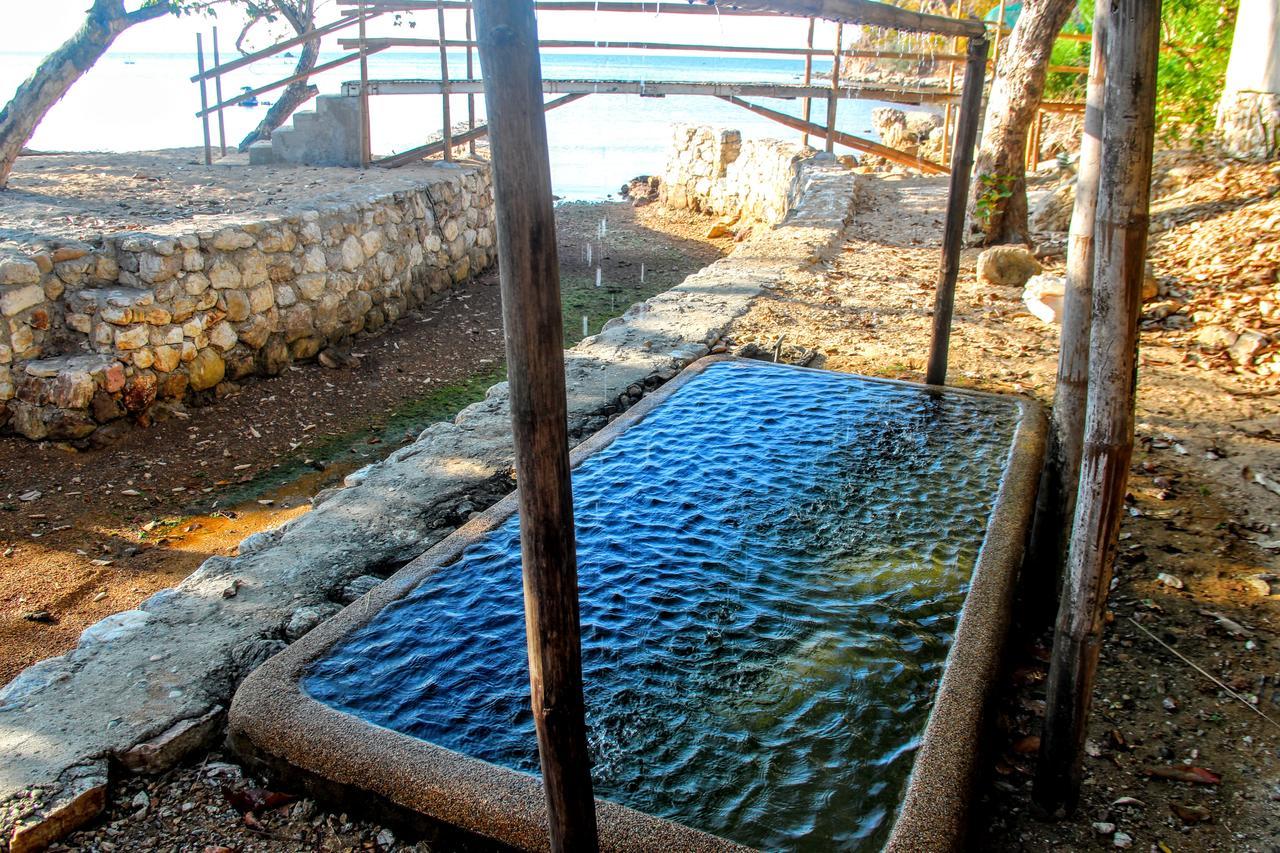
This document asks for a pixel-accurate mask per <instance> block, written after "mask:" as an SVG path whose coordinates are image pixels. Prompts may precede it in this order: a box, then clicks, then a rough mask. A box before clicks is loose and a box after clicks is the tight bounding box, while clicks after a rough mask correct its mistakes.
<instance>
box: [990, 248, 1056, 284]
mask: <svg viewBox="0 0 1280 853" xmlns="http://www.w3.org/2000/svg"><path fill="white" fill-rule="evenodd" d="M1042 270H1043V268H1042V267H1041V266H1040V262H1039V261H1037V260H1036V256H1035V255H1034V254H1032V253H1031V251H1030V250H1029V249H1027V248H1026V247H1024V246H992V247H991V248H989V249H987V250H986V251H984V252H983V253H982V254H981V255H979V256H978V281H980V282H985V283H987V284H990V285H995V286H997V287H1022V286H1023V285H1025V284H1026V283H1027V281H1028V280H1029V279H1030V278H1031V276H1033V275H1036V274H1038V273H1040V272H1041V271H1042Z"/></svg>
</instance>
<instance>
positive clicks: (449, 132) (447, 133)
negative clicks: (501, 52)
mask: <svg viewBox="0 0 1280 853" xmlns="http://www.w3.org/2000/svg"><path fill="white" fill-rule="evenodd" d="M436 26H437V28H438V29H439V30H440V115H441V118H442V119H443V121H444V136H442V137H441V138H442V139H443V140H444V159H445V160H446V161H448V160H452V159H453V120H452V119H451V118H450V117H449V53H448V50H447V49H446V48H445V45H444V0H436ZM468 50H469V49H468Z"/></svg>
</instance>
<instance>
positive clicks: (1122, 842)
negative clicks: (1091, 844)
mask: <svg viewBox="0 0 1280 853" xmlns="http://www.w3.org/2000/svg"><path fill="white" fill-rule="evenodd" d="M1111 843H1112V844H1114V845H1115V846H1116V847H1119V848H1121V849H1123V848H1126V847H1132V846H1133V836H1132V835H1130V834H1129V833H1127V832H1117V833H1116V834H1115V835H1113V836H1111Z"/></svg>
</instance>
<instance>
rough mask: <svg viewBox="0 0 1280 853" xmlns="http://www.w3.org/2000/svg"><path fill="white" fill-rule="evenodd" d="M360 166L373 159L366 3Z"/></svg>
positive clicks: (362, 31)
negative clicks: (366, 39)
mask: <svg viewBox="0 0 1280 853" xmlns="http://www.w3.org/2000/svg"><path fill="white" fill-rule="evenodd" d="M359 12H360V168H361V169H367V168H369V163H370V162H371V161H372V160H373V135H372V132H371V130H370V127H369V124H370V122H369V45H368V44H367V43H366V42H365V14H364V3H363V2H361V4H360V9H359Z"/></svg>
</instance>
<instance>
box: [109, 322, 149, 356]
mask: <svg viewBox="0 0 1280 853" xmlns="http://www.w3.org/2000/svg"><path fill="white" fill-rule="evenodd" d="M150 338H151V335H150V332H149V330H148V329H147V327H146V326H141V325H139V326H129V327H127V328H123V329H120V330H119V331H117V332H116V349H118V350H121V351H126V352H127V351H129V350H135V349H138V348H139V347H144V346H146V345H147V342H148V341H149V340H150Z"/></svg>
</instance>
